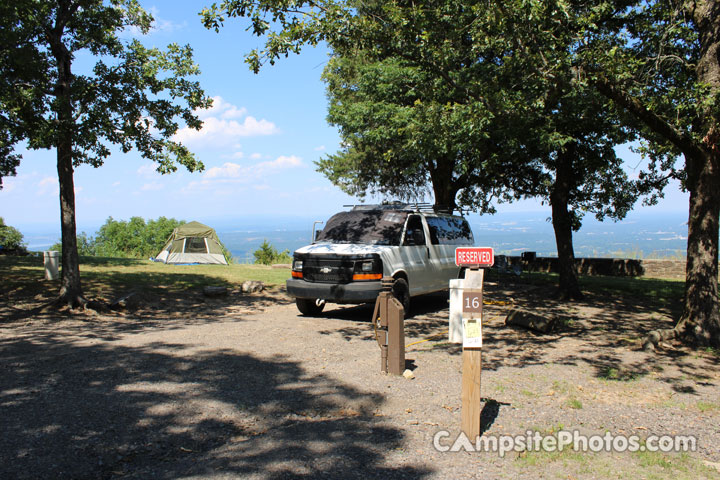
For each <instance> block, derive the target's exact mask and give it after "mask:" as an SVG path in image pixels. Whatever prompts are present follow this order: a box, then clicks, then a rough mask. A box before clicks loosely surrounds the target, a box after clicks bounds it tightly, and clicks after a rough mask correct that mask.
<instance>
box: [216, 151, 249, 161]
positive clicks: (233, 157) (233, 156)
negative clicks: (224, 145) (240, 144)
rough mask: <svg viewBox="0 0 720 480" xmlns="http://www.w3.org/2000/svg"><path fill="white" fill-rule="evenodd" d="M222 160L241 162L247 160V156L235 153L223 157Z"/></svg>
mask: <svg viewBox="0 0 720 480" xmlns="http://www.w3.org/2000/svg"><path fill="white" fill-rule="evenodd" d="M220 157H221V158H229V159H231V160H240V159H242V158H245V154H244V153H243V152H235V153H233V154H231V155H221V156H220Z"/></svg>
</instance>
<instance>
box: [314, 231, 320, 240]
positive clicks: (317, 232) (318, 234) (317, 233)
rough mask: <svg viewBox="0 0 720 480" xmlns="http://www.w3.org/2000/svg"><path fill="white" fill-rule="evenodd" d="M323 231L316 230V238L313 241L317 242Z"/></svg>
mask: <svg viewBox="0 0 720 480" xmlns="http://www.w3.org/2000/svg"><path fill="white" fill-rule="evenodd" d="M321 232H322V230H315V238H313V241H315V242H317V239H318V237H319V236H320V233H321Z"/></svg>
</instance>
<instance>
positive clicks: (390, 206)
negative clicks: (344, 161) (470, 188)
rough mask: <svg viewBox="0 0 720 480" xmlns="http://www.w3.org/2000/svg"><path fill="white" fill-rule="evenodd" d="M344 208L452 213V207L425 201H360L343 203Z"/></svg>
mask: <svg viewBox="0 0 720 480" xmlns="http://www.w3.org/2000/svg"><path fill="white" fill-rule="evenodd" d="M343 207H345V208H352V209H353V210H404V211H410V212H434V213H446V214H452V213H453V210H454V209H453V208H450V207H447V206H445V205H434V204H432V203H425V202H409V203H408V202H398V201H392V202H383V203H380V204H369V203H361V204H356V205H343ZM461 213H462V211H461Z"/></svg>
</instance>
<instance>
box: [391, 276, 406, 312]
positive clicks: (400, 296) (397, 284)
mask: <svg viewBox="0 0 720 480" xmlns="http://www.w3.org/2000/svg"><path fill="white" fill-rule="evenodd" d="M392 294H393V297H395V298H397V300H398V302H400V303H401V304H402V306H403V309H404V310H405V316H407V315H408V313H409V312H410V287H409V286H408V283H407V280H405V279H404V278H396V279H395V281H394V282H393V286H392Z"/></svg>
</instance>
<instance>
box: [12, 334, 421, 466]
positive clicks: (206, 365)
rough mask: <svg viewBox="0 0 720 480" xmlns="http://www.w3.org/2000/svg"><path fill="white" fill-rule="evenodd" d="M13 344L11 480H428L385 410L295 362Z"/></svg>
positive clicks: (173, 350) (39, 340)
mask: <svg viewBox="0 0 720 480" xmlns="http://www.w3.org/2000/svg"><path fill="white" fill-rule="evenodd" d="M185 348H187V346H185V345H173V344H165V343H162V344H154V345H152V346H144V347H128V346H112V345H107V344H100V345H79V344H71V343H69V342H68V341H66V340H65V339H63V338H60V337H56V336H52V335H46V336H42V335H38V336H36V337H33V339H32V341H27V340H13V339H8V340H5V341H2V342H0V372H1V373H2V374H1V375H0V412H2V414H1V415H0V431H2V432H3V434H2V436H0V478H21V479H22V478H76V479H81V478H87V479H91V478H92V479H96V478H105V479H109V478H166V479H170V478H179V477H189V476H193V475H197V476H204V475H208V476H209V475H219V476H226V475H230V476H238V477H243V478H247V477H253V478H287V477H293V478H297V477H307V478H318V477H323V478H351V477H352V478H355V477H356V476H357V475H358V472H363V476H364V477H368V478H423V477H425V476H427V475H428V474H430V473H431V471H430V470H428V469H424V468H420V467H418V468H416V467H411V466H397V467H395V466H392V465H386V464H385V457H386V455H387V454H388V452H391V451H393V450H394V449H397V448H400V447H402V446H403V443H404V437H403V433H402V431H401V430H400V429H398V428H395V427H392V426H388V425H387V424H385V423H383V421H382V419H379V418H378V417H375V416H374V415H373V413H374V412H375V411H376V409H377V408H378V407H379V406H380V405H381V404H382V403H383V402H384V398H383V397H382V396H379V395H373V394H369V393H368V392H363V391H361V390H358V389H356V388H354V387H351V386H348V385H345V384H343V383H341V382H338V381H337V380H334V379H331V378H329V377H326V376H323V375H309V374H308V373H307V372H305V371H304V370H303V368H301V367H300V366H299V365H298V364H297V363H294V362H289V361H287V360H285V359H284V358H282V357H278V358H273V359H272V360H264V359H259V358H256V357H253V356H251V355H244V354H238V353H237V352H235V351H220V352H218V351H213V352H206V353H204V352H197V351H192V352H186V351H183V350H184V349H185Z"/></svg>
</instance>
